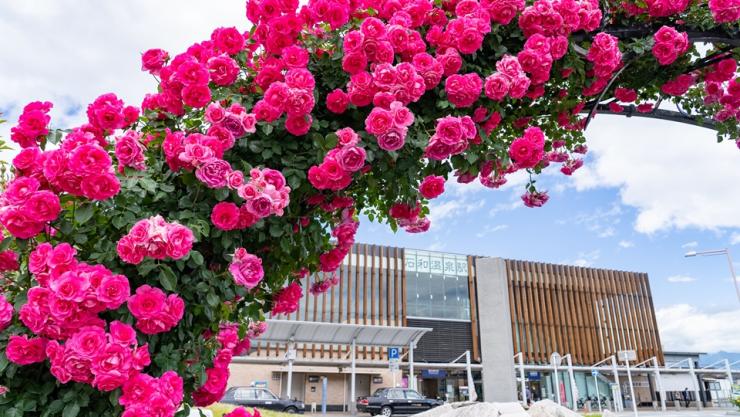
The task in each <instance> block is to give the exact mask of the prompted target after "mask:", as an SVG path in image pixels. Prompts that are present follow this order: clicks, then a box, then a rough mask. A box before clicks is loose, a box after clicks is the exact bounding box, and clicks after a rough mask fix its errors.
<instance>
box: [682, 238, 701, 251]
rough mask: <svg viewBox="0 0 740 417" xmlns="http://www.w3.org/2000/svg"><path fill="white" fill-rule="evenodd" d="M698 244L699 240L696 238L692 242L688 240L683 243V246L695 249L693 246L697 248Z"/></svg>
mask: <svg viewBox="0 0 740 417" xmlns="http://www.w3.org/2000/svg"><path fill="white" fill-rule="evenodd" d="M697 246H699V242H697V241H695V240H694V241H692V242H686V243H684V244H683V245H681V247H682V248H684V249H693V248H695V247H697Z"/></svg>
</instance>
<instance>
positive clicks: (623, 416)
mask: <svg viewBox="0 0 740 417" xmlns="http://www.w3.org/2000/svg"><path fill="white" fill-rule="evenodd" d="M638 414H639V417H728V416H732V415H735V416H740V414H738V413H737V411H734V412H731V410H729V409H725V408H710V409H704V410H702V411H699V410H697V409H695V408H690V409H685V408H682V409H681V410H667V411H653V410H649V411H648V410H646V411H639V410H638ZM633 415H634V414H633V413H632V412H631V411H624V412H621V413H617V416H619V417H632V416H633Z"/></svg>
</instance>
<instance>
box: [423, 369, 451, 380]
mask: <svg viewBox="0 0 740 417" xmlns="http://www.w3.org/2000/svg"><path fill="white" fill-rule="evenodd" d="M421 377H422V378H423V379H444V378H446V377H447V371H445V370H444V369H422V370H421Z"/></svg>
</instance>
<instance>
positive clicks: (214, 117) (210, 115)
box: [205, 102, 226, 124]
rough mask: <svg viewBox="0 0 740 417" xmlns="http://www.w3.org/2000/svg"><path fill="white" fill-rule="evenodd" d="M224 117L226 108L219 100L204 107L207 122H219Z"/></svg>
mask: <svg viewBox="0 0 740 417" xmlns="http://www.w3.org/2000/svg"><path fill="white" fill-rule="evenodd" d="M224 117H226V110H225V109H224V108H223V107H221V104H220V103H219V102H214V103H211V104H209V105H208V107H206V112H205V118H206V120H207V121H208V123H212V124H214V123H221V121H222V120H223V119H224Z"/></svg>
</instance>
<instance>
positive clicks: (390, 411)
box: [380, 405, 393, 417]
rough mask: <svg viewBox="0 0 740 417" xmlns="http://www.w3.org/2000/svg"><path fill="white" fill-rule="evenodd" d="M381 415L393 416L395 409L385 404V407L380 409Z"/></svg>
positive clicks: (385, 416)
mask: <svg viewBox="0 0 740 417" xmlns="http://www.w3.org/2000/svg"><path fill="white" fill-rule="evenodd" d="M380 415H382V416H383V417H391V416H392V415H393V409H392V408H390V407H389V406H387V405H384V406H383V408H381V409H380Z"/></svg>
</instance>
